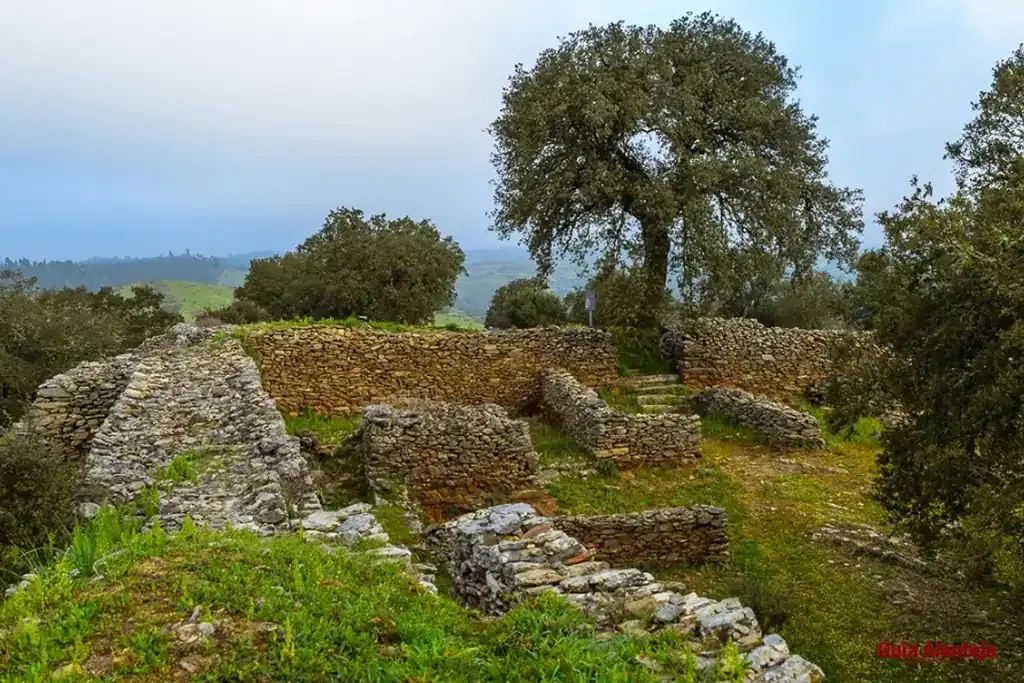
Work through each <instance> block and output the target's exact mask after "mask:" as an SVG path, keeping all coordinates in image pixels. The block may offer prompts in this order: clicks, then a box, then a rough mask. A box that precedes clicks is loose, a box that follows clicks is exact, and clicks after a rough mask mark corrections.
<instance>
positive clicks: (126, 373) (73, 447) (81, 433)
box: [19, 353, 138, 462]
mask: <svg viewBox="0 0 1024 683" xmlns="http://www.w3.org/2000/svg"><path fill="white" fill-rule="evenodd" d="M137 362H138V358H137V356H136V355H135V354H132V353H126V354H123V355H120V356H117V357H116V358H111V359H109V360H106V361H91V362H86V363H81V364H80V365H76V366H75V367H73V368H72V369H70V370H68V371H67V372H65V373H62V374H59V375H56V376H55V377H52V378H50V379H48V380H47V381H46V382H44V383H43V384H42V385H41V386H40V387H39V389H38V390H37V391H36V399H35V401H34V402H33V404H32V406H31V408H30V409H29V411H28V413H27V414H26V415H25V417H24V418H23V419H22V421H21V423H20V424H19V428H27V427H32V428H33V429H34V430H35V431H36V432H37V433H38V434H39V436H40V438H41V439H42V440H43V441H44V443H45V444H46V445H47V447H48V448H49V449H50V450H51V451H52V452H54V453H57V454H60V456H61V457H62V458H64V459H66V460H70V461H73V462H81V461H83V460H85V456H86V454H88V452H89V448H90V447H91V446H92V439H93V436H94V435H95V434H96V430H98V429H99V428H100V425H102V424H103V421H104V420H105V419H107V414H108V413H109V412H110V409H111V407H112V406H113V405H114V402H115V401H117V398H118V397H119V396H120V395H121V392H122V391H124V388H125V387H126V386H127V385H128V379H129V378H130V377H131V374H132V372H134V370H135V364H136V363H137Z"/></svg>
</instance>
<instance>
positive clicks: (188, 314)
mask: <svg viewBox="0 0 1024 683" xmlns="http://www.w3.org/2000/svg"><path fill="white" fill-rule="evenodd" d="M138 284H144V285H145V286H147V287H151V288H152V289H153V290H154V291H156V292H159V293H160V294H162V295H163V297H164V307H165V308H166V309H167V310H169V311H172V312H174V313H178V314H180V315H181V317H182V318H184V319H185V321H186V322H189V321H192V320H195V319H196V317H198V316H199V315H200V314H201V313H202V312H203V311H205V310H208V309H216V308H222V307H225V306H228V305H229V304H230V303H231V299H232V297H233V296H234V292H233V290H232V289H231V288H230V287H224V286H222V285H215V284H207V283H204V282H182V281H180V280H153V281H149V282H145V283H135V284H132V285H125V286H123V287H119V288H118V294H120V295H121V296H124V297H130V296H132V287H134V286H137V285H138Z"/></svg>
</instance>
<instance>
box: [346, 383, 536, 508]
mask: <svg viewBox="0 0 1024 683" xmlns="http://www.w3.org/2000/svg"><path fill="white" fill-rule="evenodd" d="M349 443H350V444H351V446H350V447H355V448H357V449H358V452H359V454H360V457H361V460H362V463H363V467H364V470H365V473H366V479H367V481H368V482H369V484H370V487H371V488H372V489H373V490H375V491H381V492H388V491H391V490H392V489H393V488H394V487H396V486H398V485H401V486H403V487H405V488H406V489H407V490H408V492H409V494H410V495H411V496H412V497H413V498H415V499H417V500H418V501H419V502H421V503H424V504H427V505H436V504H446V505H452V506H454V507H459V508H462V509H473V508H474V507H479V506H480V505H486V504H489V503H490V502H492V501H493V496H495V495H497V496H501V495H504V494H509V493H512V492H514V491H519V490H522V489H524V488H528V487H529V486H530V485H531V484H532V480H533V477H534V476H535V475H536V473H537V454H536V453H535V452H534V450H533V443H532V442H531V440H530V429H529V425H527V424H526V423H525V422H523V421H520V420H513V419H510V418H509V417H508V414H507V413H506V412H505V410H504V409H503V408H501V407H500V406H497V405H482V406H456V405H450V404H445V403H433V402H425V401H420V402H415V403H413V404H411V407H410V408H406V409H401V408H396V407H392V406H385V405H376V406H369V407H367V408H366V411H365V412H364V414H363V422H362V424H361V425H360V427H359V429H358V430H357V431H356V432H355V433H354V434H353V435H352V437H351V440H350V442H349Z"/></svg>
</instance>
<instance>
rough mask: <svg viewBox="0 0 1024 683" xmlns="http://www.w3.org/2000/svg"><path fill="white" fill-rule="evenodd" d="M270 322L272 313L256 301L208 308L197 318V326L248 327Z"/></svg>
mask: <svg viewBox="0 0 1024 683" xmlns="http://www.w3.org/2000/svg"><path fill="white" fill-rule="evenodd" d="M267 320H270V313H269V312H268V311H267V309H265V308H263V307H262V306H260V305H259V304H257V303H256V302H254V301H248V300H245V299H240V300H238V301H232V302H231V303H230V304H228V305H227V306H224V307H222V308H207V309H205V310H203V312H202V313H200V314H199V315H198V316H196V324H197V325H216V324H222V325H248V324H252V323H262V322H266V321H267Z"/></svg>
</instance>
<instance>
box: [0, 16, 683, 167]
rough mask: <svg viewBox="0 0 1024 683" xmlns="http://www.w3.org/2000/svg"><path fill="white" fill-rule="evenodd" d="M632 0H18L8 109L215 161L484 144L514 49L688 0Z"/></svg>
mask: <svg viewBox="0 0 1024 683" xmlns="http://www.w3.org/2000/svg"><path fill="white" fill-rule="evenodd" d="M626 7H629V4H627V3H625V2H620V3H615V2H604V3H601V2H593V0H592V1H590V2H588V1H587V0H568V1H563V2H560V3H554V2H551V1H547V2H545V1H544V0H528V1H522V0H517V1H516V2H481V1H479V0H449V1H447V2H425V1H424V0H376V1H375V2H368V1H366V0H352V1H347V0H146V1H145V2H139V1H138V0H89V1H88V2H82V1H81V0H2V2H0V99H2V101H3V102H4V109H5V110H6V111H5V112H0V119H2V118H6V119H7V120H6V121H5V123H4V125H5V127H6V136H7V137H8V139H9V140H18V141H20V142H21V144H23V145H25V146H26V147H28V148H40V147H45V146H46V145H47V144H49V143H51V142H53V141H55V140H56V139H57V138H58V137H60V138H61V144H62V145H64V144H67V142H66V140H65V138H66V137H67V136H68V134H69V133H74V134H75V135H76V136H77V137H78V139H79V140H80V141H81V144H82V145H85V146H86V147H87V148H88V149H90V150H95V148H96V147H98V146H99V147H102V146H104V145H109V146H115V145H116V146H117V147H118V148H121V147H129V148H135V149H136V150H147V151H149V152H150V153H161V151H162V153H165V154H167V153H172V154H174V155H175V156H177V157H181V158H186V159H187V158H188V156H189V155H203V156H204V157H205V158H204V161H203V163H204V164H209V163H210V161H211V159H210V156H211V155H219V156H220V157H221V159H222V160H223V161H224V162H225V163H226V164H230V163H231V162H232V161H235V160H237V159H238V158H243V157H244V158H253V159H256V158H263V159H277V158H282V157H287V158H289V159H290V160H292V161H299V160H302V161H303V162H306V163H310V162H312V163H329V162H330V161H331V160H336V159H337V158H338V157H339V156H341V155H350V156H357V157H359V158H360V159H362V160H363V161H364V162H371V163H372V161H373V160H374V159H375V158H376V159H378V160H379V161H380V162H381V163H390V162H391V161H393V160H394V158H395V155H394V154H393V153H395V152H401V153H403V154H404V155H405V156H407V157H416V156H420V157H421V158H422V159H429V158H430V157H431V155H436V154H441V153H444V152H449V153H451V155H452V156H455V157H458V156H464V155H465V153H466V152H467V151H469V150H470V149H472V150H474V153H475V154H477V155H478V156H479V155H484V154H485V153H484V152H479V151H478V150H479V148H481V147H482V148H486V147H487V145H488V144H489V143H488V142H487V139H486V136H485V135H484V133H483V132H482V130H481V129H482V128H484V127H485V126H486V125H487V124H488V123H489V121H490V120H491V119H492V118H493V117H494V116H495V115H496V114H497V110H498V105H499V98H500V93H501V87H502V85H503V83H504V80H505V78H506V77H507V75H508V74H509V73H510V72H511V69H512V66H513V64H514V63H515V62H516V61H529V60H530V59H532V58H533V57H534V56H535V55H536V54H537V52H538V51H539V50H541V49H543V48H544V47H547V46H549V45H553V44H554V42H555V37H556V36H557V35H560V34H564V33H567V32H569V31H571V30H574V29H577V28H582V27H583V26H585V25H586V24H587V23H588V22H589V21H596V22H602V21H610V20H613V19H616V18H627V19H630V20H633V21H663V20H664V18H665V17H668V16H671V14H670V12H679V11H680V10H679V8H678V6H672V5H669V4H668V3H664V4H662V3H652V4H649V5H648V8H647V9H646V10H644V9H641V10H639V11H638V10H636V9H630V10H628V14H629V15H631V16H625V17H623V16H621V13H622V11H623V10H624V8H626ZM617 10H618V11H619V15H617V14H616V11H617ZM645 14H646V15H648V16H643V15H645ZM638 15H640V16H638ZM418 153H419V154H418ZM240 155H241V156H240ZM389 156H390V157H391V158H390V159H387V160H386V159H385V158H386V157H389ZM484 162H485V163H486V160H485V159H484ZM439 163H443V159H442V160H440V161H439Z"/></svg>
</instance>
